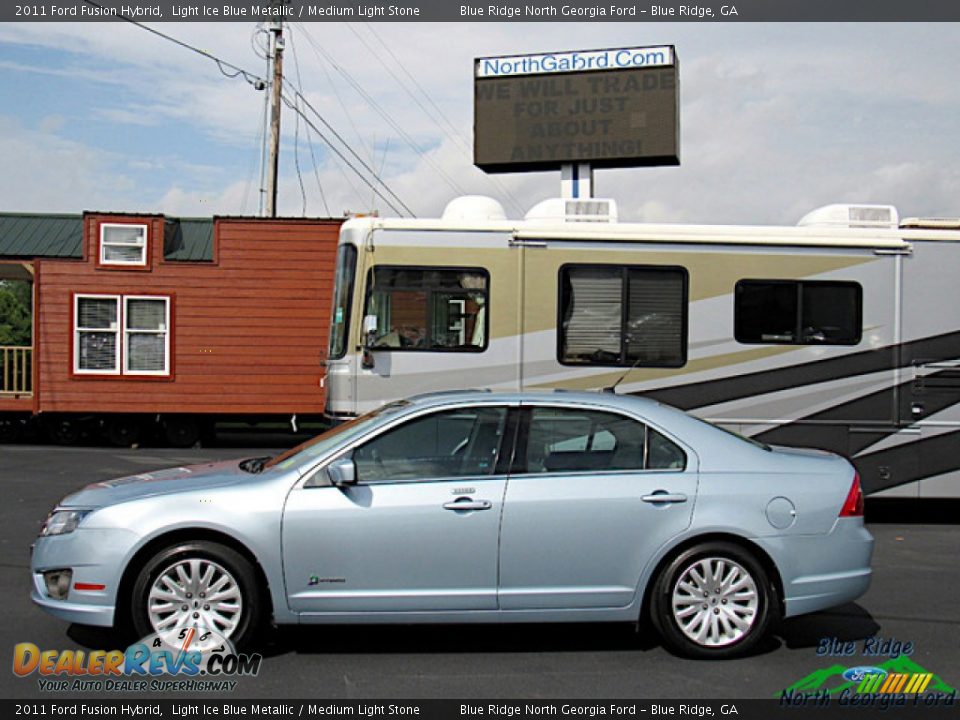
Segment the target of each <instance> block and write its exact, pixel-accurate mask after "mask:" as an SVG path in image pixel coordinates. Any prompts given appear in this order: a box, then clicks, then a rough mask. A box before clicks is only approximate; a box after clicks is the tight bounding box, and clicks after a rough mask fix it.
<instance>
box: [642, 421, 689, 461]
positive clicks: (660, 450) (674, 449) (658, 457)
mask: <svg viewBox="0 0 960 720" xmlns="http://www.w3.org/2000/svg"><path fill="white" fill-rule="evenodd" d="M686 467H687V454H686V453H685V452H684V451H683V450H681V449H680V447H679V446H678V445H677V444H676V443H675V442H673V441H672V440H670V439H669V438H667V437H665V436H664V435H663V434H662V433H659V432H657V431H656V430H654V429H653V428H647V470H683V469H685V468H686Z"/></svg>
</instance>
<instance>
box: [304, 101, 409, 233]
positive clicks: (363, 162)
mask: <svg viewBox="0 0 960 720" xmlns="http://www.w3.org/2000/svg"><path fill="white" fill-rule="evenodd" d="M287 85H290V83H289V82H287ZM291 88H292V89H293V91H294V93H296V97H297V99H298V100H299V102H302V103H303V104H304V105H305V106H306V107H308V108H309V109H310V110H311V112H313V114H314V115H316V116H317V118H318V119H319V120H320V122H322V123H323V125H324V127H326V128H327V129H328V130H329V131H330V132H331V133H333V136H334V137H335V138H336V139H337V140H338V141H340V143H341V144H342V145H343V146H344V147H345V148H346V149H347V150H348V151H349V152H350V154H351V155H352V156H353V157H354V158H356V160H357V162H358V163H360V165H361V166H362V167H363V169H364V170H366V171H367V172H368V173H370V175H371V176H372V177H373V178H374V179H375V180H376V181H377V182H379V183H380V184H381V185H383V188H384V190H386V191H387V192H388V193H390V195H392V196H393V198H394V200H396V201H397V202H398V203H399V204H400V205H402V206H403V209H404V210H406V211H407V212H408V213H410V215H411V216H414V217H415V216H416V213H414V212H413V210H411V209H410V208H409V207H408V206H407V204H406V203H405V202H403V200H402V199H401V198H400V196H399V195H397V194H396V193H395V192H394V191H393V190H391V189H390V187H389V186H388V185H387V184H386V183H385V182H384V181H383V178H381V177H379V176H378V175H377V171H376V170H374V169H373V168H372V167H370V165H369V164H368V163H367V161H366V160H364V159H363V158H362V157H360V155H359V154H358V153H357V151H356V150H354V149H353V147H352V146H351V145H350V143H348V142H347V141H346V140H345V139H344V138H343V136H342V135H341V134H340V133H338V132H337V130H336V128H334V127H333V126H332V125H331V124H330V123H329V122H327V120H326V118H324V117H323V115H321V114H320V111H319V110H317V109H316V108H315V107H314V106H313V105H312V104H311V103H310V101H309V100H307V98H306V97H305V96H304V95H303V94H302V93H300V92H299V91H298V90H297V89H296V88H293V87H292V85H291ZM298 112H299V111H298ZM304 117H306V116H304ZM318 134H320V133H318ZM320 137H321V138H323V140H324V142H326V143H327V145H330V141H329V140H328V139H327V138H326V137H325V136H323V135H322V134H321V135H320ZM330 146H331V148H332V147H333V146H332V145H330ZM341 157H342V156H341ZM350 167H351V169H353V170H354V172H357V173H358V174H359V171H357V170H356V168H355V167H354V166H353V165H352V164H351V166H350ZM367 184H368V185H369V183H367Z"/></svg>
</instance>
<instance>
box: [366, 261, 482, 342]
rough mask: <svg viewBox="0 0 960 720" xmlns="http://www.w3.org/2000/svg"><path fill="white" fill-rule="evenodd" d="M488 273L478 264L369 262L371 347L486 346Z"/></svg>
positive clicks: (368, 303)
mask: <svg viewBox="0 0 960 720" xmlns="http://www.w3.org/2000/svg"><path fill="white" fill-rule="evenodd" d="M489 278H490V276H489V274H488V273H487V271H486V270H483V269H481V268H463V269H455V268H434V267H407V266H404V267H398V266H392V267H386V266H378V267H375V268H373V269H372V270H371V271H370V273H369V274H368V275H367V303H366V309H365V312H364V314H365V315H367V316H370V315H372V316H373V317H375V318H376V321H377V325H376V330H375V331H374V333H373V342H372V345H371V347H372V348H373V349H375V350H391V351H404V350H410V351H433V352H444V351H461V352H462V351H468V352H469V351H473V352H481V351H483V350H484V349H486V347H487V327H488V320H487V313H488V308H487V301H488V298H489V295H488V292H489Z"/></svg>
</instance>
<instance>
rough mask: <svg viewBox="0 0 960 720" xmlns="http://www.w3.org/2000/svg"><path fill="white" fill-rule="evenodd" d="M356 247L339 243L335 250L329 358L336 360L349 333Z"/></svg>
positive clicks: (343, 347) (342, 351)
mask: <svg viewBox="0 0 960 720" xmlns="http://www.w3.org/2000/svg"><path fill="white" fill-rule="evenodd" d="M356 271H357V249H356V248H355V247H354V246H353V245H341V246H340V249H339V250H338V251H337V272H336V275H335V277H334V285H333V321H332V322H331V323H330V359H331V360H338V359H340V358H342V357H343V356H344V355H345V354H346V351H347V336H348V335H349V334H350V306H351V305H352V304H353V281H354V276H355V275H356V274H357V273H356Z"/></svg>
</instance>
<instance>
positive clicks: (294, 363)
mask: <svg viewBox="0 0 960 720" xmlns="http://www.w3.org/2000/svg"><path fill="white" fill-rule="evenodd" d="M340 224H341V221H340V220H312V219H311V220H308V219H260V218H226V217H224V218H214V219H213V220H196V219H183V220H177V219H171V218H165V217H163V216H159V215H126V214H124V215H121V214H107V213H86V214H84V215H83V216H82V217H79V216H73V217H69V216H28V215H4V216H2V217H0V279H21V280H29V281H31V282H32V283H33V333H32V342H31V343H30V345H29V346H19V347H16V348H11V347H7V348H3V349H0V418H4V419H5V423H4V424H5V426H6V428H7V430H8V431H12V430H13V429H15V426H14V424H13V423H12V420H13V419H18V418H23V417H26V416H31V417H39V418H40V419H41V420H42V421H43V423H44V425H45V427H47V428H48V430H50V432H51V434H53V435H54V436H55V437H58V438H59V439H60V440H62V441H65V442H68V441H70V440H72V439H74V437H75V436H76V435H77V433H78V432H79V431H80V428H81V425H82V424H83V423H86V424H87V426H88V427H89V425H90V423H91V421H93V422H94V423H95V424H96V425H97V426H98V427H102V429H103V431H104V433H105V434H106V436H107V437H108V439H110V440H112V441H114V442H117V443H124V442H132V441H133V439H134V438H135V437H136V436H137V435H138V433H139V432H140V431H141V430H142V429H143V427H144V426H145V425H146V424H148V423H154V422H159V424H160V428H161V429H162V430H163V431H164V432H165V433H166V435H167V437H168V440H169V441H170V442H172V443H175V444H181V445H182V444H192V442H193V441H194V440H195V439H196V437H197V433H198V432H199V429H200V427H201V425H202V423H203V420H204V419H212V418H218V419H223V418H230V417H244V418H250V417H257V418H264V417H267V416H270V417H278V418H281V417H282V418H284V419H290V418H291V417H293V416H298V417H300V418H304V417H309V416H319V415H320V414H322V412H323V409H324V402H325V391H324V358H325V356H326V348H327V338H328V328H329V322H330V304H331V298H332V293H333V269H334V263H335V256H336V244H337V234H338V231H339V228H340ZM78 232H79V236H78ZM2 321H3V319H2V318H0V322H2Z"/></svg>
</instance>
